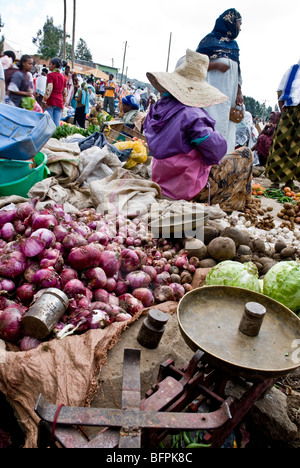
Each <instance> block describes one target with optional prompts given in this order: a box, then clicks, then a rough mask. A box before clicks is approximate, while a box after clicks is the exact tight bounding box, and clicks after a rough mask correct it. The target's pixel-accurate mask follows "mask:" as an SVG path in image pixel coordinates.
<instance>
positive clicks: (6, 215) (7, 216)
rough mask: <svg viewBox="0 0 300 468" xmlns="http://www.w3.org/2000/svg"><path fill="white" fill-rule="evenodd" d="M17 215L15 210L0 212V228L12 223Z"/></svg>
mask: <svg viewBox="0 0 300 468" xmlns="http://www.w3.org/2000/svg"><path fill="white" fill-rule="evenodd" d="M16 214H17V209H16V208H13V209H11V210H6V209H5V208H4V209H2V210H0V226H3V225H4V224H6V223H11V222H12V221H13V220H14V219H15V217H16Z"/></svg>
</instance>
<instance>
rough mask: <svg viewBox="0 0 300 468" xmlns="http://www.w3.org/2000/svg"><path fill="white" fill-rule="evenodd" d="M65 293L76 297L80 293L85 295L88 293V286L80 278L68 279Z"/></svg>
mask: <svg viewBox="0 0 300 468" xmlns="http://www.w3.org/2000/svg"><path fill="white" fill-rule="evenodd" d="M63 290H64V293H65V294H66V295H67V296H68V297H69V298H71V297H75V296H77V295H78V294H82V295H85V293H86V288H85V286H84V284H83V283H82V282H81V281H80V280H78V279H72V280H70V281H68V283H67V284H65V286H64V288H63Z"/></svg>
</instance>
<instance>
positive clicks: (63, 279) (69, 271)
mask: <svg viewBox="0 0 300 468" xmlns="http://www.w3.org/2000/svg"><path fill="white" fill-rule="evenodd" d="M59 276H60V283H61V287H62V288H64V287H65V285H66V284H67V283H68V282H69V281H71V280H72V279H78V273H77V271H76V270H73V268H69V267H67V266H65V267H64V268H63V269H62V271H61V272H60V275H59Z"/></svg>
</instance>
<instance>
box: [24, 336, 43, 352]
mask: <svg viewBox="0 0 300 468" xmlns="http://www.w3.org/2000/svg"><path fill="white" fill-rule="evenodd" d="M40 344H41V341H39V340H37V339H36V338H32V337H31V336H24V338H22V340H21V342H20V350H21V351H23V352H24V351H30V350H31V349H35V348H37V347H38V346H39V345H40Z"/></svg>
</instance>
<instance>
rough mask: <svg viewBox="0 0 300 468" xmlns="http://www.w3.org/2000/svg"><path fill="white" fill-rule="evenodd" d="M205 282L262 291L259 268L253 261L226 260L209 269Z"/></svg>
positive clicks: (210, 284)
mask: <svg viewBox="0 0 300 468" xmlns="http://www.w3.org/2000/svg"><path fill="white" fill-rule="evenodd" d="M205 283H206V284H207V285H208V286H212V285H219V286H235V287H237V288H245V289H249V290H251V291H256V292H261V286H260V283H259V279H258V270H257V267H256V265H255V264H254V263H253V262H246V263H240V262H235V261H233V260H224V261H223V262H221V263H218V264H217V265H216V266H214V267H213V268H212V269H211V270H210V271H209V273H208V275H207V276H206V280H205Z"/></svg>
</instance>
